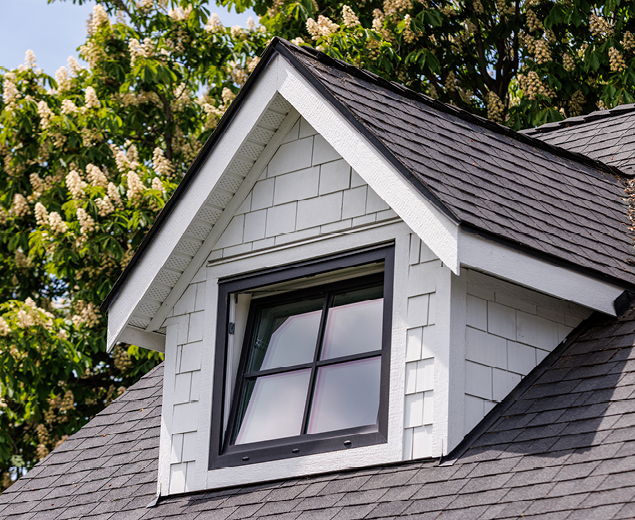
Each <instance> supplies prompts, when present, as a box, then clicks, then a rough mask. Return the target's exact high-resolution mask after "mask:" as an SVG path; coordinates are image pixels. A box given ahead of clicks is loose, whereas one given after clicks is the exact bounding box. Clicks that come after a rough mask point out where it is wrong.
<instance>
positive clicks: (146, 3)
mask: <svg viewBox="0 0 635 520" xmlns="http://www.w3.org/2000/svg"><path fill="white" fill-rule="evenodd" d="M153 4H154V0H140V1H138V2H137V9H141V10H144V11H147V10H149V9H152V6H153Z"/></svg>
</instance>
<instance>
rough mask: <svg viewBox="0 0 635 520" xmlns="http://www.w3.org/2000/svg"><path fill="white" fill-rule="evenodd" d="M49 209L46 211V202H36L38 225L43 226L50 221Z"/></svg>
mask: <svg viewBox="0 0 635 520" xmlns="http://www.w3.org/2000/svg"><path fill="white" fill-rule="evenodd" d="M48 217H49V214H48V211H46V208H45V207H44V204H42V203H41V202H39V201H38V202H36V203H35V221H36V222H37V225H38V226H43V225H45V224H46V223H47V222H48Z"/></svg>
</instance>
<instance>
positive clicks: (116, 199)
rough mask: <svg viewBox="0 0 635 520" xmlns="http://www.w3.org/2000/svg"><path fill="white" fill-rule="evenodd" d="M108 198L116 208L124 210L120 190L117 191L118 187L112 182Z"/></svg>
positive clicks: (109, 184) (109, 185)
mask: <svg viewBox="0 0 635 520" xmlns="http://www.w3.org/2000/svg"><path fill="white" fill-rule="evenodd" d="M108 197H110V200H111V201H113V202H114V203H115V206H117V207H118V208H123V203H122V202H121V197H119V190H117V186H115V185H114V184H113V183H112V182H109V183H108Z"/></svg>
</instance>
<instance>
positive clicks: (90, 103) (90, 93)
mask: <svg viewBox="0 0 635 520" xmlns="http://www.w3.org/2000/svg"><path fill="white" fill-rule="evenodd" d="M84 103H85V105H86V107H88V108H99V99H97V93H96V92H95V89H94V88H93V87H86V92H84Z"/></svg>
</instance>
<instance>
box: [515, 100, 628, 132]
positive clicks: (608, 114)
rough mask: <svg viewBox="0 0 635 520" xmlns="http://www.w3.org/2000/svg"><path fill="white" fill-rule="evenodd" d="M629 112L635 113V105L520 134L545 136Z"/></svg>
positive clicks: (599, 111)
mask: <svg viewBox="0 0 635 520" xmlns="http://www.w3.org/2000/svg"><path fill="white" fill-rule="evenodd" d="M629 112H635V103H628V104H625V105H618V106H616V107H613V108H610V109H608V110H596V111H595V112H591V113H589V114H583V115H581V116H573V117H568V118H567V119H563V120H562V121H553V122H551V123H545V124H543V125H540V126H535V127H533V128H526V129H524V130H520V131H519V133H521V134H524V135H531V134H544V133H547V132H552V131H554V130H560V129H562V128H569V127H570V126H577V125H583V124H585V123H590V122H592V121H597V120H598V119H605V118H608V117H615V116H619V115H622V114H628V113H629Z"/></svg>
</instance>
